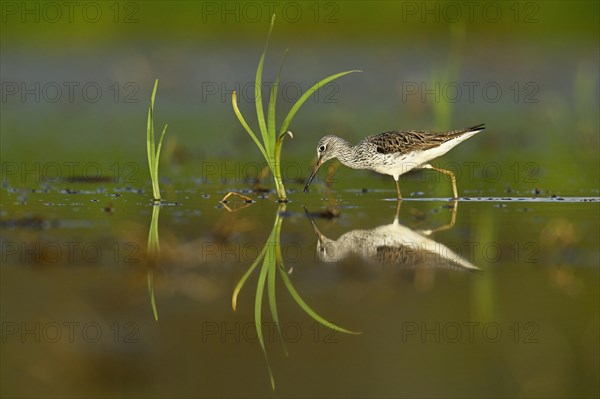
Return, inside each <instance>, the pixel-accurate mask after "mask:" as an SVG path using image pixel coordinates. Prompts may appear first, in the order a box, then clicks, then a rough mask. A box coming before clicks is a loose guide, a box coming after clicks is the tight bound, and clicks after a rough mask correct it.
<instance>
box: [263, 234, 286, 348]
mask: <svg viewBox="0 0 600 399" xmlns="http://www.w3.org/2000/svg"><path fill="white" fill-rule="evenodd" d="M275 245H277V244H275ZM279 249H280V251H281V248H280V247H279ZM275 251H277V247H275ZM278 264H279V263H278V262H277V256H275V261H274V262H272V263H271V265H269V272H268V274H267V297H268V298H269V308H270V309H271V317H273V321H274V322H275V327H276V328H277V333H278V334H279V338H280V339H281V344H282V346H283V352H284V353H285V355H286V356H287V355H288V351H287V347H286V346H285V341H284V339H283V334H282V333H281V325H280V324H279V315H278V314H277V297H276V293H275V277H276V276H277V270H276V269H277V265H278Z"/></svg>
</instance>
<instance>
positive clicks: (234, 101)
mask: <svg viewBox="0 0 600 399" xmlns="http://www.w3.org/2000/svg"><path fill="white" fill-rule="evenodd" d="M231 104H232V105H233V112H235V115H236V116H237V118H238V120H239V121H240V123H241V124H242V126H243V127H244V129H246V131H247V132H248V134H249V135H250V137H252V140H254V143H255V144H256V146H257V147H258V149H259V150H260V152H261V154H262V155H263V157H264V158H265V161H267V163H269V156H268V155H267V152H266V151H265V147H263V145H262V144H261V142H260V141H259V140H258V137H256V135H255V134H254V132H253V131H252V129H250V126H248V123H247V122H246V120H245V119H244V116H243V115H242V113H241V112H240V109H239V108H238V105H237V95H236V92H235V91H234V92H233V95H232V96H231Z"/></svg>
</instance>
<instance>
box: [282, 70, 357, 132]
mask: <svg viewBox="0 0 600 399" xmlns="http://www.w3.org/2000/svg"><path fill="white" fill-rule="evenodd" d="M353 72H362V71H360V70H358V69H354V70H352V71H345V72H340V73H336V74H335V75H331V76H329V77H326V78H325V79H322V80H320V81H319V82H317V83H315V84H314V85H313V86H312V87H311V88H310V89H308V90H307V91H306V93H304V94H303V95H302V97H300V98H299V99H298V101H296V104H294V106H293V107H292V109H291V110H290V112H288V114H287V116H286V117H285V119H284V120H283V125H281V129H280V130H279V136H280V137H281V136H282V135H283V134H285V132H287V129H288V127H289V126H290V123H291V122H292V119H294V116H295V115H296V112H298V110H299V109H300V107H301V106H302V105H303V104H304V102H305V101H306V100H308V98H309V97H310V96H311V95H312V94H313V93H314V92H315V91H317V90H319V89H320V88H321V87H322V86H323V85H326V84H327V83H329V82H331V81H332V80H335V79H337V78H339V77H342V76H344V75H348V74H349V73H353Z"/></svg>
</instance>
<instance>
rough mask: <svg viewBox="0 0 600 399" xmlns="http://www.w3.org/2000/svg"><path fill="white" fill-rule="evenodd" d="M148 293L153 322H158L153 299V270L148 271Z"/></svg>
mask: <svg viewBox="0 0 600 399" xmlns="http://www.w3.org/2000/svg"><path fill="white" fill-rule="evenodd" d="M147 277H148V293H149V294H150V304H151V305H152V313H153V314H154V320H155V321H158V310H157V309H156V300H155V299H154V270H148V274H147Z"/></svg>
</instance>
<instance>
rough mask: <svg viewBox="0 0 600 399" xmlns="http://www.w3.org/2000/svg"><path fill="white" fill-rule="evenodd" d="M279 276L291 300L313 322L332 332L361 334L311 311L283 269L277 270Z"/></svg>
mask: <svg viewBox="0 0 600 399" xmlns="http://www.w3.org/2000/svg"><path fill="white" fill-rule="evenodd" d="M279 274H280V275H281V279H282V280H283V283H284V284H285V286H286V288H287V289H288V291H289V292H290V294H291V295H292V298H294V300H295V301H296V303H297V304H298V305H299V306H300V307H301V308H302V310H304V311H305V312H306V313H307V314H308V315H309V316H310V317H312V318H313V319H314V320H315V321H317V322H319V323H321V324H323V325H324V326H325V327H329V328H331V329H332V330H336V331H340V332H343V333H347V334H361V333H360V332H354V331H350V330H346V329H345V328H343V327H340V326H338V325H337V324H334V323H332V322H330V321H327V320H325V319H324V318H323V317H321V316H320V315H319V314H318V313H317V312H315V311H314V310H312V308H311V307H310V306H308V305H307V304H306V302H304V300H303V299H302V297H301V296H300V294H298V292H297V291H296V289H295V288H294V286H293V285H292V282H291V281H290V278H289V277H288V275H287V273H286V271H285V270H283V268H279Z"/></svg>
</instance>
